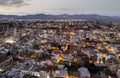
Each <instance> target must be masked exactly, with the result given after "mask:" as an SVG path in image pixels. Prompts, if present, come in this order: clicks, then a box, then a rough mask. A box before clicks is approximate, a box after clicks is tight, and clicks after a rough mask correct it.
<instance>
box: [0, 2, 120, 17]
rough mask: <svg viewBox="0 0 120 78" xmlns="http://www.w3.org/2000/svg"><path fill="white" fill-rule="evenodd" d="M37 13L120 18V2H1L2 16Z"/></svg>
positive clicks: (0, 12)
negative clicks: (98, 15) (97, 15)
mask: <svg viewBox="0 0 120 78" xmlns="http://www.w3.org/2000/svg"><path fill="white" fill-rule="evenodd" d="M37 13H45V14H100V15H108V16H120V0H0V14H7V15H11V14H12V15H14V14H15V15H26V14H37Z"/></svg>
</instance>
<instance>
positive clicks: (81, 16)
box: [0, 14, 120, 20]
mask: <svg viewBox="0 0 120 78" xmlns="http://www.w3.org/2000/svg"><path fill="white" fill-rule="evenodd" d="M3 18H6V19H9V18H14V19H85V20H120V17H119V16H103V15H97V14H76V15H68V14H61V15H48V14H34V15H23V16H19V15H0V19H3Z"/></svg>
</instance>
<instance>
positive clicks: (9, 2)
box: [0, 0, 29, 7]
mask: <svg viewBox="0 0 120 78" xmlns="http://www.w3.org/2000/svg"><path fill="white" fill-rule="evenodd" d="M25 1H29V0H0V5H1V6H8V7H10V6H11V7H20V6H24V5H28V4H27V3H26V2H25Z"/></svg>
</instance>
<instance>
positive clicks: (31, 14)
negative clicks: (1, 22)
mask: <svg viewBox="0 0 120 78" xmlns="http://www.w3.org/2000/svg"><path fill="white" fill-rule="evenodd" d="M39 14H41V15H42V14H43V15H98V16H108V17H120V16H114V15H105V14H85V13H84V14H83V13H82V14H81V13H80V14H67V13H63V14H49V13H33V14H32V13H31V14H0V15H5V16H9V15H10V16H11V15H15V16H27V15H39Z"/></svg>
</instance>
